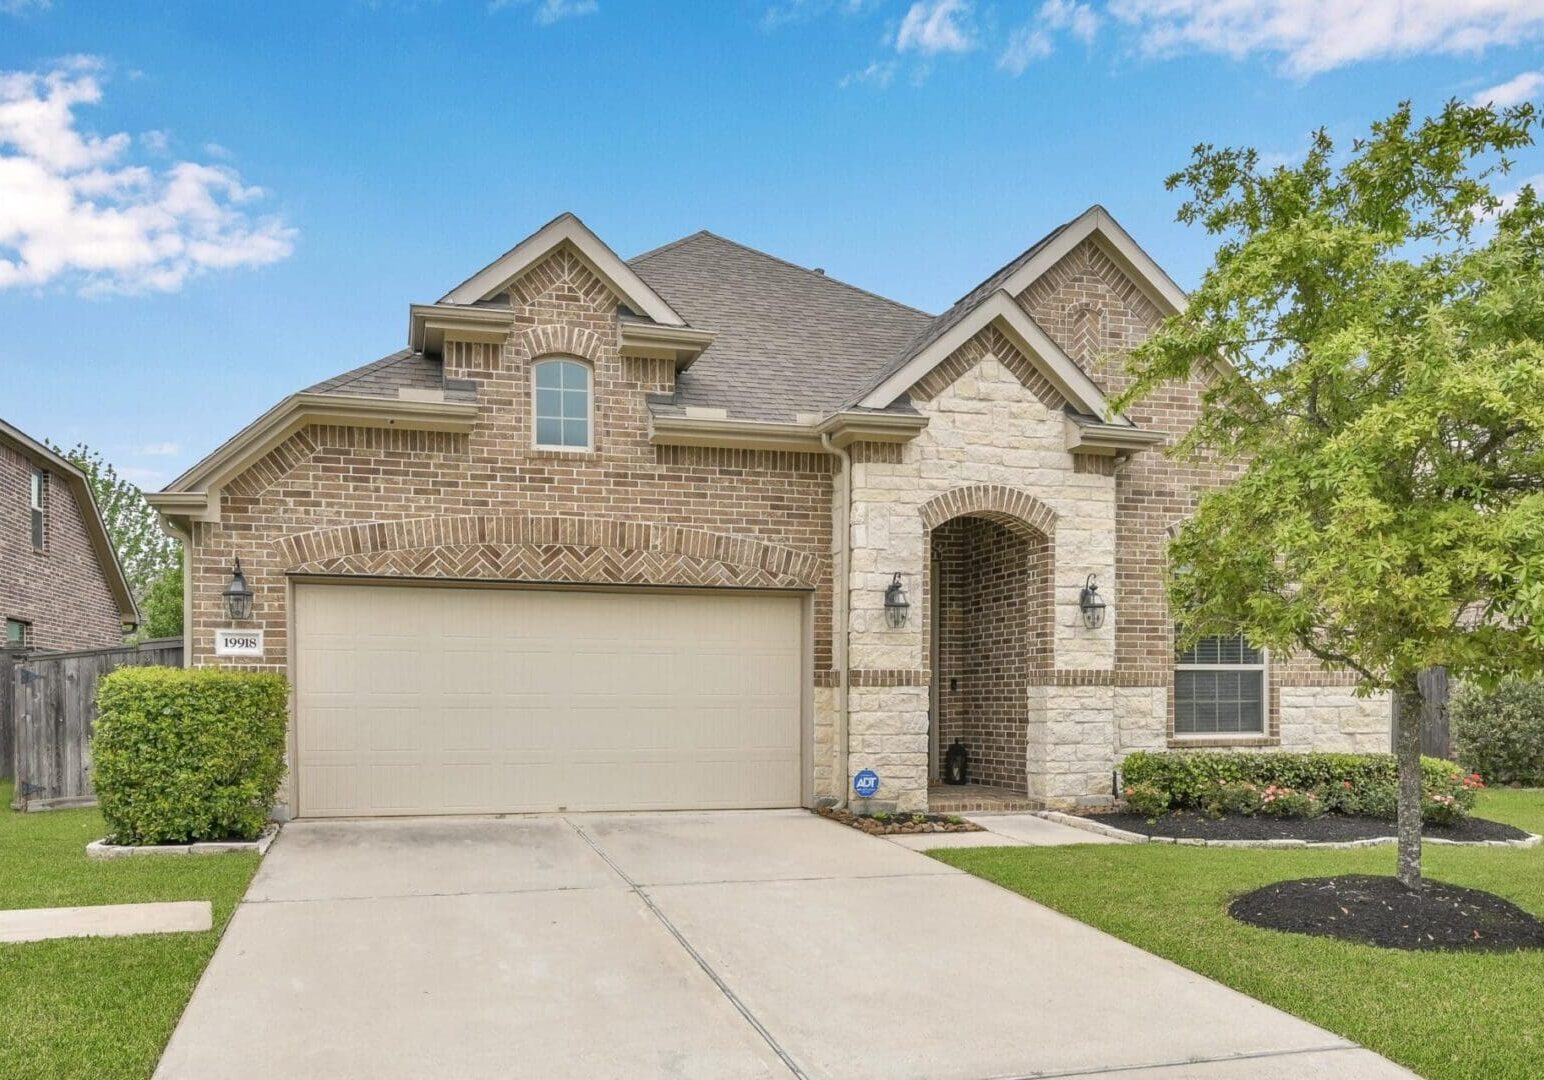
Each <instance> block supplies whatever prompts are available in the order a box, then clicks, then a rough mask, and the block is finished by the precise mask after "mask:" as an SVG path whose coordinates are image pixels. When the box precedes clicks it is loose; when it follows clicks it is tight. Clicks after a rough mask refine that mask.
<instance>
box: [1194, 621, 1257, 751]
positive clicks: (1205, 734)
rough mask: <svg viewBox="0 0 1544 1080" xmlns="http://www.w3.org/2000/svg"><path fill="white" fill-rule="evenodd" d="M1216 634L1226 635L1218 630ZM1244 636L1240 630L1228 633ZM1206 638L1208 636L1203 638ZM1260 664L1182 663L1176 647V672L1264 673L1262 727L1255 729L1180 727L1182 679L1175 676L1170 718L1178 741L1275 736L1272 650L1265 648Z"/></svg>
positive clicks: (1218, 635)
mask: <svg viewBox="0 0 1544 1080" xmlns="http://www.w3.org/2000/svg"><path fill="white" fill-rule="evenodd" d="M1212 636H1213V637H1222V636H1224V635H1221V634H1214V635H1212ZM1228 636H1232V637H1241V636H1242V635H1240V634H1233V635H1228ZM1203 640H1204V639H1203ZM1259 652H1260V662H1259V663H1258V664H1182V663H1180V662H1179V652H1178V650H1177V649H1176V650H1175V658H1174V672H1175V674H1176V675H1177V674H1178V673H1179V672H1181V671H1258V672H1259V673H1260V727H1259V728H1258V729H1257V730H1252V731H1181V730H1180V729H1179V679H1178V678H1176V679H1175V680H1174V715H1173V717H1171V719H1170V725H1169V726H1170V729H1171V733H1172V734H1171V736H1170V737H1171V738H1172V739H1173V741H1175V742H1188V741H1195V742H1211V743H1215V742H1226V741H1231V740H1237V741H1241V742H1251V743H1255V742H1259V741H1260V740H1261V739H1268V738H1270V737H1271V651H1270V650H1269V649H1261V650H1259Z"/></svg>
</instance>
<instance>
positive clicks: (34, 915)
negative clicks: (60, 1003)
mask: <svg viewBox="0 0 1544 1080" xmlns="http://www.w3.org/2000/svg"><path fill="white" fill-rule="evenodd" d="M213 925H214V913H213V911H212V910H211V908H210V906H209V901H208V900H169V901H165V902H159V903H151V904H92V905H90V906H87V907H55V908H18V909H13V910H9V911H0V943H10V942H17V941H47V940H49V939H50V938H66V937H124V936H127V935H130V934H178V933H185V932H188V931H199V930H208V929H209V928H210V927H212V926H213Z"/></svg>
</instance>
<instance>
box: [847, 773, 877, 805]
mask: <svg viewBox="0 0 1544 1080" xmlns="http://www.w3.org/2000/svg"><path fill="white" fill-rule="evenodd" d="M852 790H853V791H854V792H856V793H857V795H858V797H859V798H860V799H870V798H873V796H874V793H875V792H876V791H878V790H879V774H878V773H877V772H875V771H874V770H873V769H864V770H863V771H862V772H860V773H858V775H857V776H854V777H853V778H852Z"/></svg>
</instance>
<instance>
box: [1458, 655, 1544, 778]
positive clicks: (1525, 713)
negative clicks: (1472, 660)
mask: <svg viewBox="0 0 1544 1080" xmlns="http://www.w3.org/2000/svg"><path fill="white" fill-rule="evenodd" d="M1448 717H1449V720H1450V721H1451V723H1452V726H1453V745H1454V749H1455V750H1456V751H1457V753H1458V760H1459V761H1460V762H1462V763H1463V766H1464V768H1466V769H1470V770H1472V771H1474V772H1477V773H1479V774H1480V775H1481V776H1483V777H1484V778H1485V780H1486V782H1487V783H1491V784H1524V785H1526V786H1528V787H1544V682H1524V681H1522V680H1521V679H1509V680H1507V681H1506V682H1503V683H1502V684H1501V685H1499V686H1497V687H1496V688H1495V689H1494V690H1482V689H1480V688H1479V687H1477V686H1469V685H1464V686H1460V687H1459V688H1458V691H1457V692H1456V693H1455V694H1454V695H1453V700H1452V702H1451V704H1450V705H1449V707H1448Z"/></svg>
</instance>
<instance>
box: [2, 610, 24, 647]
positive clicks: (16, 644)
mask: <svg viewBox="0 0 1544 1080" xmlns="http://www.w3.org/2000/svg"><path fill="white" fill-rule="evenodd" d="M13 626H19V627H21V640H20V641H17V642H12V641H11V627H13ZM31 640H32V621H31V620H30V619H13V618H11V617H9V616H7V617H6V620H5V641H3V642H0V649H10V650H16V649H27V648H30V645H29V642H31Z"/></svg>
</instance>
